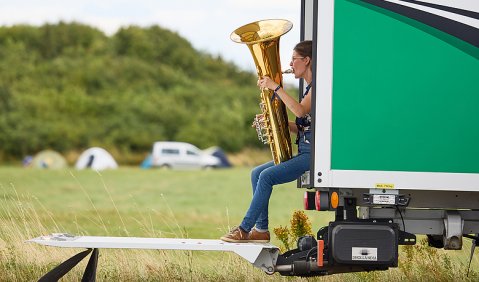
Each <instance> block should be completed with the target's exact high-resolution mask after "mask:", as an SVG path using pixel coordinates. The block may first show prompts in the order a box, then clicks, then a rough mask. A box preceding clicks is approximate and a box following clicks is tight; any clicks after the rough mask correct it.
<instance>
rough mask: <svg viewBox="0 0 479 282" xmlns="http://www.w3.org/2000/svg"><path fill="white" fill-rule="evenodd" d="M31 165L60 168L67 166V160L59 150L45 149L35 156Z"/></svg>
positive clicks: (34, 166)
mask: <svg viewBox="0 0 479 282" xmlns="http://www.w3.org/2000/svg"><path fill="white" fill-rule="evenodd" d="M29 166H31V167H33V168H44V169H59V168H65V167H67V161H66V160H65V158H64V157H63V156H62V155H60V153H58V152H55V151H52V150H44V151H41V152H39V153H37V154H36V155H35V157H33V159H32V161H31V163H30V165H29Z"/></svg>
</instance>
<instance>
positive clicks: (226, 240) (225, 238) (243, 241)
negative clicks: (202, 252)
mask: <svg viewBox="0 0 479 282" xmlns="http://www.w3.org/2000/svg"><path fill="white" fill-rule="evenodd" d="M220 240H221V241H225V242H228V243H248V240H235V239H230V238H227V237H221V238H220Z"/></svg>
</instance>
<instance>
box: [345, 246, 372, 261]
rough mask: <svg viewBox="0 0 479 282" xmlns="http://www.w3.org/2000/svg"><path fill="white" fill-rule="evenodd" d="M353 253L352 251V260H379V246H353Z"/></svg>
mask: <svg viewBox="0 0 479 282" xmlns="http://www.w3.org/2000/svg"><path fill="white" fill-rule="evenodd" d="M351 253H352V257H351V259H352V260H367V261H377V260H378V249H377V248H362V247H353V248H352V251H351Z"/></svg>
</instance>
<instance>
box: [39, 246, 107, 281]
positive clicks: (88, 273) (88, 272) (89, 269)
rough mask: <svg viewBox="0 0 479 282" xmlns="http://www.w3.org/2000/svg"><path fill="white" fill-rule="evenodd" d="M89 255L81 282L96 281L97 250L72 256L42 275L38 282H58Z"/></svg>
mask: <svg viewBox="0 0 479 282" xmlns="http://www.w3.org/2000/svg"><path fill="white" fill-rule="evenodd" d="M92 250H93V252H92ZM89 253H92V254H91V256H90V260H89V261H88V264H87V266H86V268H85V272H84V273H83V277H82V280H81V281H82V282H95V281H96V268H97V264H98V249H88V250H86V251H83V252H81V253H78V254H76V255H74V256H73V257H71V258H69V259H67V260H66V261H64V262H62V263H61V264H59V265H58V266H57V267H55V268H54V269H52V270H50V271H49V272H48V273H47V274H45V275H43V276H42V277H41V278H40V279H39V280H38V282H52V281H58V280H60V278H62V277H63V276H64V275H65V274H67V273H68V272H70V270H72V269H73V268H74V267H75V266H76V265H77V264H78V263H79V262H80V261H82V260H83V259H84V258H85V257H86V256H87V255H88V254H89Z"/></svg>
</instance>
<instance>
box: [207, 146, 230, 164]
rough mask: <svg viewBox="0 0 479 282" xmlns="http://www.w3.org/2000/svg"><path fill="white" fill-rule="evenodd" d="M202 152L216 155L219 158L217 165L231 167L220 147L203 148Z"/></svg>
mask: <svg viewBox="0 0 479 282" xmlns="http://www.w3.org/2000/svg"><path fill="white" fill-rule="evenodd" d="M203 152H204V153H206V154H208V155H211V156H214V157H217V158H218V159H219V160H220V165H219V167H231V166H232V165H231V163H230V161H229V160H228V157H227V156H226V153H225V152H224V151H223V150H222V149H221V148H220V147H216V146H215V147H210V148H208V149H205V150H203Z"/></svg>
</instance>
